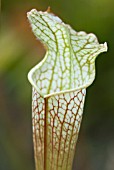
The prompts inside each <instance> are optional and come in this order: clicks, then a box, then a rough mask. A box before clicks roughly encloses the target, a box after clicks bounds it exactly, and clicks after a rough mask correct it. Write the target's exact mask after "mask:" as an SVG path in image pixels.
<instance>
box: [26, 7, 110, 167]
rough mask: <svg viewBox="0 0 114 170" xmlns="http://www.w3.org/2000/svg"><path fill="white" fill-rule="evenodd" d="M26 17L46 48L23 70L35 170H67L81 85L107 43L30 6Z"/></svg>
mask: <svg viewBox="0 0 114 170" xmlns="http://www.w3.org/2000/svg"><path fill="white" fill-rule="evenodd" d="M27 16H28V20H29V22H30V25H31V27H32V31H33V33H34V34H35V36H36V37H37V38H38V39H39V40H40V41H41V42H42V43H43V45H44V46H45V48H46V50H47V51H46V54H45V57H44V59H43V60H42V61H41V62H40V63H39V64H37V65H36V66H35V67H33V68H32V69H31V70H30V72H29V74H28V79H29V81H30V83H31V85H32V125H33V142H34V155H35V164H36V170H71V169H72V163H73V158H74V153H75V146H76V141H77V138H78V133H79V129H80V124H81V120H82V114H83V107H84V100H85V95H86V88H87V87H88V86H89V85H91V84H92V82H93V80H94V78H95V59H96V57H97V56H98V54H100V53H102V52H105V51H107V44H106V43H104V44H99V42H98V40H97V38H96V36H95V35H94V34H92V33H90V34H87V33H85V32H83V31H81V32H76V31H74V30H73V29H72V28H71V27H70V26H69V25H67V24H65V23H64V22H63V21H62V20H61V19H60V18H59V17H57V16H55V15H54V14H53V13H51V12H50V11H49V10H48V11H46V12H42V11H37V10H36V9H32V10H31V11H30V12H28V13H27Z"/></svg>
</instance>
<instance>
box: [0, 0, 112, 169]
mask: <svg viewBox="0 0 114 170" xmlns="http://www.w3.org/2000/svg"><path fill="white" fill-rule="evenodd" d="M48 6H50V7H51V9H52V11H53V12H54V13H55V14H56V15H58V16H59V17H60V18H62V19H63V20H64V22H65V23H68V24H70V25H71V26H72V27H73V28H74V29H75V30H76V31H82V30H83V31H86V32H87V33H90V32H93V33H95V34H96V35H97V37H98V39H99V42H100V43H102V42H105V41H106V42H108V47H109V49H108V52H107V53H103V54H101V55H99V56H98V58H97V61H96V70H97V74H96V80H95V82H94V83H93V84H92V85H91V86H90V87H89V88H88V89H87V96H86V103H85V109H84V116H83V122H82V126H81V130H80V135H79V140H78V143H77V148H76V154H75V160H74V166H73V170H114V0H79V1H77V0H71V1H70V0H64V1H63V0H50V1H48V0H4V1H2V6H1V30H0V170H34V169H35V167H34V155H33V144H32V125H31V85H30V84H29V82H28V80H27V73H28V71H29V70H30V69H31V68H32V67H33V66H34V65H36V63H37V62H39V61H40V60H41V59H42V58H43V56H44V54H45V50H44V48H43V46H42V45H41V43H40V42H38V41H37V40H36V38H35V36H34V35H33V33H32V31H31V28H30V25H29V23H28V21H27V18H26V12H27V11H29V10H30V9H32V8H36V9H37V10H46V9H47V7H48Z"/></svg>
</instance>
